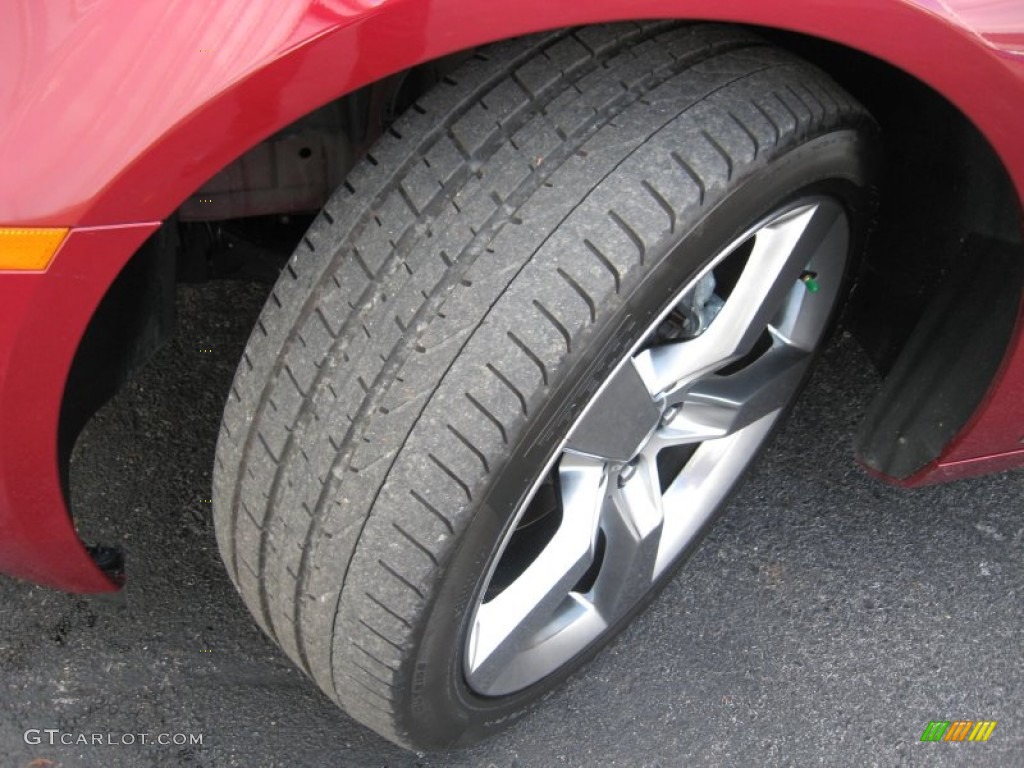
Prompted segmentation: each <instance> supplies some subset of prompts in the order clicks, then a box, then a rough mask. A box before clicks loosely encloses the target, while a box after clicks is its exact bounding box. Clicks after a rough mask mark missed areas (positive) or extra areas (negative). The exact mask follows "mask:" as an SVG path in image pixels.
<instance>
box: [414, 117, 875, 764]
mask: <svg viewBox="0 0 1024 768" xmlns="http://www.w3.org/2000/svg"><path fill="white" fill-rule="evenodd" d="M796 140H797V141H801V140H802V141H803V143H801V144H800V145H799V146H796V147H795V148H792V149H790V150H788V151H784V152H776V153H775V154H774V156H766V157H764V158H762V159H761V161H759V162H758V163H757V164H756V165H754V166H753V167H751V168H750V169H749V170H748V171H747V172H746V173H745V174H744V175H743V176H741V177H737V178H734V179H733V181H732V182H731V186H730V187H729V188H727V189H725V190H722V191H720V192H719V193H718V199H717V200H714V199H709V200H707V201H705V205H704V207H703V208H701V209H699V210H697V211H695V212H693V213H691V217H692V218H690V219H688V220H684V221H683V223H682V226H681V229H682V230H684V231H683V232H682V233H681V234H676V235H671V234H669V233H666V237H665V238H664V240H663V242H662V243H661V244H659V246H657V247H656V248H652V249H650V253H651V254H652V258H650V259H649V260H648V266H647V268H646V271H645V272H644V273H642V274H638V275H636V276H635V277H634V279H633V284H632V287H629V286H628V285H624V288H625V290H624V291H623V295H627V292H628V296H627V298H626V299H625V300H624V301H622V302H621V304H620V305H619V306H618V307H616V308H614V309H613V310H612V311H611V312H610V313H609V315H608V316H607V317H606V318H605V320H604V321H603V322H602V323H600V324H599V326H598V327H595V328H594V329H592V331H591V333H590V335H589V338H587V339H585V340H584V343H583V344H580V345H579V346H578V349H579V351H578V352H576V353H575V355H574V357H575V359H570V360H567V361H566V363H567V364H566V365H563V366H562V373H561V374H560V375H559V374H556V376H555V377H554V378H553V381H552V389H551V391H550V393H549V395H548V397H547V400H546V405H545V406H544V407H543V408H542V409H541V410H540V411H539V412H538V413H537V414H536V415H535V417H534V418H533V419H532V420H531V422H530V424H529V425H528V426H527V427H526V429H525V430H524V432H523V434H522V435H521V436H520V438H519V439H518V441H517V442H516V443H515V445H514V447H513V448H512V449H511V450H510V453H509V458H508V460H507V461H506V462H505V464H504V465H502V466H500V467H498V468H496V471H495V473H494V476H493V479H492V481H491V483H490V486H489V488H488V490H487V492H486V493H485V495H484V496H483V500H482V502H481V503H480V505H479V507H478V509H477V510H476V512H475V514H474V515H473V517H472V519H471V520H470V522H469V523H468V525H467V527H466V529H465V530H464V532H463V533H462V540H461V542H460V544H459V546H458V548H457V549H456V550H455V551H454V552H453V554H452V556H451V558H450V560H449V561H448V562H446V563H442V564H441V567H440V568H439V572H440V573H443V576H442V578H441V580H440V581H439V583H438V585H437V589H436V591H435V593H434V595H433V600H432V603H431V605H430V608H429V610H428V611H427V612H426V614H425V620H424V622H423V624H422V625H421V627H420V641H419V642H418V643H417V653H416V654H415V655H414V656H413V658H412V659H411V660H410V661H409V662H408V667H407V668H406V669H405V670H404V672H405V675H406V680H407V684H408V685H409V686H410V688H411V695H410V696H409V697H408V698H407V699H406V700H407V701H408V702H409V705H408V709H407V710H406V711H405V712H404V713H398V715H397V717H398V724H399V728H400V732H404V734H405V736H406V738H407V739H408V741H410V742H412V743H416V744H420V745H425V746H430V747H433V748H436V749H448V748H452V747H455V746H460V745H463V744H469V743H472V742H475V741H478V740H480V739H482V738H486V737H487V736H488V735H490V734H491V733H494V732H497V731H499V730H502V729H504V728H505V727H507V726H508V724H509V723H510V722H511V721H512V720H514V719H516V718H518V717H520V716H521V715H522V714H524V713H525V712H526V711H527V710H528V708H529V705H530V704H532V703H535V702H536V701H538V700H540V699H541V698H542V697H543V696H544V695H545V694H546V693H548V692H549V691H551V690H553V689H554V688H555V687H557V686H558V685H559V683H561V682H562V681H563V680H564V679H565V678H566V677H568V676H569V675H570V674H572V672H573V671H574V670H575V669H577V668H578V667H579V666H580V665H581V664H583V663H584V662H585V661H586V660H587V659H589V658H590V657H592V656H593V655H594V654H595V653H596V652H597V651H598V650H599V649H600V648H601V647H603V646H604V645H605V644H606V643H607V642H609V641H610V640H611V639H612V638H613V637H614V636H615V635H616V634H617V632H618V631H619V630H620V629H621V628H622V627H623V626H625V624H626V623H628V622H629V620H630V619H631V618H632V617H633V616H635V615H636V613H638V612H639V611H640V610H642V609H643V608H644V606H645V605H646V604H647V603H648V602H650V600H651V599H652V598H653V597H654V596H655V595H656V594H657V592H658V591H659V589H660V588H661V587H662V586H663V585H664V584H665V583H666V582H667V580H668V578H670V577H671V575H672V573H673V572H674V569H675V568H676V567H678V566H679V565H680V564H681V563H682V562H683V561H685V560H686V558H687V557H688V556H689V554H690V553H691V552H692V551H693V549H694V548H695V547H696V545H697V543H699V540H700V539H701V537H702V535H703V533H706V531H707V529H708V527H709V526H710V524H711V523H712V522H713V520H714V518H715V517H716V515H717V512H716V514H715V515H711V516H710V518H709V521H708V523H707V524H705V526H704V529H703V531H702V533H701V534H700V535H698V536H696V537H695V539H694V541H693V543H692V544H691V545H690V546H688V547H687V548H686V550H685V551H683V552H682V553H680V555H679V556H678V557H677V559H676V562H675V563H674V564H673V567H671V568H668V569H666V572H665V574H663V575H662V577H660V578H659V579H658V581H657V582H656V583H655V584H654V585H652V588H651V590H650V591H649V592H648V594H647V596H646V597H645V599H643V600H641V601H640V602H639V603H638V604H637V605H636V606H635V607H634V608H633V609H632V610H631V611H629V612H628V613H627V614H626V615H625V616H624V617H622V619H621V620H619V621H618V622H617V623H616V624H615V625H614V626H613V627H611V628H609V630H607V631H606V632H604V633H603V634H602V635H601V636H600V637H598V638H597V639H595V640H594V642H593V643H591V644H590V645H589V646H588V647H587V648H585V649H583V650H582V651H581V652H580V653H579V654H578V655H577V656H575V657H574V658H573V659H572V660H571V661H570V662H568V663H567V664H565V665H563V666H562V667H560V668H559V669H558V670H556V671H555V672H553V673H552V674H551V675H549V676H547V677H545V678H544V679H542V680H540V681H539V682H537V683H535V684H534V685H532V686H530V687H528V688H526V689H524V690H522V691H518V692H516V693H512V694H508V695H504V696H498V697H484V696H480V695H478V694H476V693H475V692H473V691H472V690H471V689H470V688H469V687H468V686H467V684H466V681H465V676H464V667H463V664H464V654H465V645H466V641H467V637H468V633H469V628H470V620H471V618H472V614H473V611H474V608H475V606H476V604H477V601H478V600H479V599H480V595H481V594H482V590H483V589H484V588H485V586H486V580H487V575H488V574H489V572H490V565H491V561H492V560H493V558H494V557H495V554H496V550H497V548H498V546H499V544H500V543H501V542H502V541H504V539H505V535H506V533H507V531H508V529H509V527H510V526H511V525H512V523H513V521H514V518H515V513H516V511H517V510H518V509H519V508H520V505H521V504H522V503H523V502H524V501H525V496H526V494H527V493H528V492H529V490H530V489H531V488H532V487H533V485H534V482H535V480H536V478H537V477H538V476H539V475H540V473H541V472H543V471H544V469H545V467H547V466H548V464H549V462H550V460H551V457H552V456H553V455H554V453H555V451H556V450H557V449H558V448H559V446H560V444H561V441H562V440H563V439H564V437H565V435H566V433H567V431H568V429H569V428H570V427H571V426H572V424H573V423H575V421H576V418H577V417H578V415H579V413H580V412H581V411H582V409H583V408H584V407H585V406H586V404H587V403H588V402H589V401H590V399H591V398H592V397H593V396H594V394H595V393H596V391H597V389H598V387H599V386H600V385H601V383H602V382H604V380H605V379H606V378H607V377H608V376H609V375H610V374H611V372H612V370H613V369H614V368H615V366H616V365H617V364H618V363H619V361H620V360H621V359H622V358H623V357H624V356H625V355H626V354H628V352H629V351H630V349H632V348H633V346H634V345H635V344H636V342H637V341H638V340H639V337H640V335H641V334H642V333H644V332H645V331H646V329H647V328H649V327H650V325H651V323H652V322H653V321H654V320H655V318H656V317H657V316H658V314H659V313H660V312H662V311H663V309H665V308H666V307H667V305H668V303H669V302H670V301H672V300H673V298H674V297H676V296H677V294H678V292H679V290H680V288H681V287H682V286H683V285H684V284H685V283H686V282H688V281H689V280H691V279H692V278H693V276H694V275H695V274H696V273H697V272H698V271H699V270H700V269H701V268H702V267H703V266H704V265H706V264H707V263H708V262H709V261H710V260H711V259H712V258H713V257H714V256H715V254H716V253H718V252H719V251H720V250H721V248H722V247H723V246H724V245H725V244H727V243H729V242H732V241H733V240H735V239H736V238H737V237H739V236H741V235H742V234H743V233H744V232H746V231H748V230H749V229H750V228H751V227H752V226H754V225H755V224H756V223H757V222H759V221H761V220H763V219H764V218H765V217H766V216H767V215H769V214H770V213H772V212H773V211H776V210H778V209H780V208H782V207H784V206H786V205H789V204H791V203H792V202H794V201H796V200H798V199H800V198H802V197H806V196H809V195H827V196H830V197H833V198H835V199H838V200H839V201H840V202H841V203H842V204H843V206H844V208H845V210H846V213H847V215H848V216H849V218H850V224H851V226H850V231H851V244H850V250H851V254H850V257H849V258H848V259H847V275H849V273H850V271H851V266H852V262H853V261H854V258H853V257H854V255H855V254H856V253H857V252H858V250H859V248H860V245H861V244H860V242H859V241H858V238H860V237H862V236H863V234H864V232H865V231H866V230H867V224H868V221H867V219H868V216H869V213H870V203H871V201H870V194H869V192H868V184H869V180H870V179H871V178H872V173H871V167H872V165H873V164H874V158H873V157H872V156H871V154H870V146H871V142H870V141H867V140H865V136H864V135H863V131H859V130H857V129H854V128H850V129H844V130H837V131H833V132H829V133H826V134H824V135H821V136H818V137H816V138H812V139H810V140H808V139H807V138H806V137H803V139H801V138H796ZM709 198H712V195H711V194H709ZM626 279H628V278H625V277H624V281H625V280H626ZM840 298H841V294H840ZM840 303H841V301H837V307H838V305H839V304H840ZM834 310H835V308H834ZM820 346H821V345H820V343H819V348H820ZM782 421H783V419H782V418H780V419H779V420H778V422H777V425H778V424H780V423H781V422H782ZM766 442H767V441H766ZM748 466H749V464H748ZM738 479H739V478H737V481H738ZM734 488H735V485H734ZM724 505H725V503H724V502H723V504H722V505H720V507H719V509H721V507H723V506H724Z"/></svg>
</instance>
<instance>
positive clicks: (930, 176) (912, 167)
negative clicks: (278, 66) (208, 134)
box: [60, 29, 1024, 476]
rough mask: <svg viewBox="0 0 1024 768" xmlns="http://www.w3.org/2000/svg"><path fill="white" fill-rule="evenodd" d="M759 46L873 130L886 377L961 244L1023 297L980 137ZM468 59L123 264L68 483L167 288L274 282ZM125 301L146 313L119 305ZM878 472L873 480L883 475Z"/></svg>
mask: <svg viewBox="0 0 1024 768" xmlns="http://www.w3.org/2000/svg"><path fill="white" fill-rule="evenodd" d="M759 31H760V32H761V33H762V34H763V35H764V36H765V37H767V38H769V39H770V40H772V41H773V42H774V43H775V44H777V45H779V46H780V47H783V48H786V49H788V50H790V51H793V52H794V53H796V54H798V55H800V56H802V57H803V58H805V59H807V60H809V61H810V62H812V63H814V64H816V65H817V66H819V67H820V68H821V69H823V70H825V71H826V72H828V73H829V74H830V75H831V76H832V77H833V78H834V79H835V80H836V81H838V82H839V83H840V84H841V85H842V86H843V87H845V88H846V89H847V90H848V91H850V92H851V93H852V94H853V95H854V96H855V97H857V98H858V99H859V100H860V101H861V102H862V103H863V104H864V105H865V106H866V107H867V108H868V110H869V111H870V112H871V113H872V114H873V115H874V116H875V118H876V119H877V121H878V122H879V124H880V125H881V127H882V137H883V143H884V155H885V164H884V178H883V179H882V180H881V184H880V186H881V197H880V200H881V202H880V207H879V211H878V217H877V225H876V228H875V232H874V235H873V237H872V240H871V245H870V248H869V249H868V252H867V253H866V256H865V259H864V263H863V267H862V271H861V274H860V277H859V280H858V283H857V285H856V288H855V291H854V294H853V297H852V300H851V302H850V305H849V309H848V312H847V317H846V321H845V323H846V327H848V328H849V329H851V330H853V331H854V332H855V334H856V336H857V337H858V339H859V340H860V342H861V343H862V344H863V346H864V347H865V348H866V350H867V351H868V353H869V355H870V356H871V359H872V360H873V361H874V363H875V364H876V366H877V367H878V368H879V370H880V371H881V372H882V373H883V375H884V374H887V373H889V372H890V371H891V370H893V368H894V366H896V365H897V364H898V361H899V360H900V357H901V353H902V352H903V351H904V350H905V349H906V348H907V347H908V340H911V339H912V336H913V333H914V329H915V328H916V327H918V326H919V322H920V321H921V318H922V317H923V316H924V315H925V314H926V312H927V310H928V307H929V305H930V304H931V303H932V302H933V298H934V297H935V296H936V295H940V294H942V291H941V290H940V288H941V286H942V284H943V282H944V281H945V280H946V279H947V278H948V277H949V276H950V275H954V276H956V275H960V274H961V273H962V271H963V269H964V268H965V265H966V268H967V269H968V270H970V269H972V268H973V267H974V265H973V263H972V262H971V259H973V258H975V254H976V253H977V249H974V250H971V249H969V248H965V243H968V242H969V241H971V240H972V238H977V237H983V238H986V239H990V240H994V241H998V242H1000V243H1003V244H1005V245H1006V247H1007V248H1009V249H1010V250H1011V251H1012V252H1013V254H1015V256H1014V258H1013V259H1011V260H1010V261H1011V262H1012V264H1013V265H1014V266H1013V267H1012V268H1011V269H1010V271H1009V272H1008V273H1005V272H1004V274H1003V279H1001V280H998V281H995V282H994V283H993V284H994V285H995V286H996V288H995V290H999V291H1001V292H1002V293H1003V294H1004V298H1005V297H1006V296H1008V297H1011V298H1012V299H1014V300H1017V299H1018V298H1019V296H1020V293H1021V286H1022V284H1024V272H1022V270H1021V269H1019V268H1017V266H1016V265H1020V264H1024V259H1021V258H1019V256H1020V253H1019V251H1020V249H1021V238H1020V203H1019V200H1018V197H1017V194H1016V192H1015V190H1014V188H1013V185H1012V183H1011V182H1010V179H1009V177H1008V175H1007V173H1006V171H1005V169H1004V168H1003V166H1002V163H1001V162H1000V160H999V158H998V157H997V155H996V153H995V152H994V150H993V149H992V148H991V146H990V145H989V143H988V142H987V140H986V139H985V138H984V137H983V136H982V135H981V133H980V132H979V131H978V130H977V128H975V127H974V125H973V124H972V123H971V122H970V121H969V120H968V119H967V118H966V117H965V116H964V115H963V114H962V113H961V112H960V111H959V110H958V109H957V108H956V107H954V106H953V105H952V104H950V103H949V102H948V101H947V100H946V99H945V98H943V97H942V96H941V95H940V94H938V93H937V92H935V91H934V90H933V89H932V88H930V87H929V86H927V85H926V84H924V83H922V82H921V81H919V80H917V79H915V78H914V77H912V76H910V75H908V74H906V73H904V72H903V71H901V70H899V69H897V68H896V67H893V66H891V65H889V64H887V63H885V62H883V61H881V60H879V59H877V58H874V57H871V56H869V55H866V54H863V53H860V52H858V51H855V50H852V49H850V48H846V47H844V46H841V45H838V44H834V43H830V42H827V41H824V40H820V39H817V38H812V37H808V36H804V35H800V34H794V33H786V32H781V31H777V30H770V29H760V30H759ZM470 55H472V51H466V52H462V53H458V54H454V55H451V56H447V57H444V58H442V59H439V60H435V61H432V62H429V63H427V64H424V65H421V66H419V67H416V68H415V69H412V70H407V71H405V72H402V73H399V74H397V75H394V76H391V77H387V78H384V79H383V80H380V81H377V82H375V83H372V84H370V85H368V86H365V87H363V88H360V89H358V90H356V91H354V92H352V93H350V94H348V95H346V96H344V97H342V98H341V99H338V100H337V101H334V102H331V103H330V104H327V105H326V106H324V107H322V108H320V109H317V110H315V111H314V112H312V113H310V114H308V115H306V116H304V117H302V118H300V119H298V120H296V121H295V122H293V123H292V124H290V125H289V126H287V127H286V128H284V129H282V130H281V131H278V132H277V133H276V134H274V135H273V136H271V137H270V138H268V139H267V140H266V141H264V142H261V143H260V144H258V145H256V146H255V147H253V148H251V149H250V150H249V151H248V152H246V153H245V154H244V155H242V156H241V157H240V158H238V159H237V160H236V161H234V162H233V163H230V164H229V165H228V166H226V167H225V168H224V169H222V170H221V171H220V172H219V173H218V174H216V175H215V176H214V177H213V178H211V179H210V180H208V181H207V182H206V183H205V184H204V185H203V186H202V187H201V188H199V189H197V190H196V191H195V192H194V193H193V194H192V195H191V196H190V197H189V198H188V199H187V200H186V201H185V202H184V203H183V204H182V206H181V207H180V208H179V209H178V211H176V212H175V214H174V215H173V216H172V217H171V218H169V219H168V221H167V222H166V223H165V225H164V227H162V228H161V230H160V231H159V232H158V233H157V234H156V235H154V236H153V237H152V238H151V239H150V241H148V243H147V245H145V246H144V247H143V248H142V249H140V251H139V252H138V253H137V254H136V255H135V256H134V257H133V258H132V261H131V262H129V264H128V266H127V267H126V268H125V270H124V271H123V272H122V275H121V277H120V278H119V279H118V281H117V282H115V284H114V285H113V286H112V287H111V289H110V291H109V292H108V294H107V296H106V298H105V299H104V301H103V302H102V304H101V305H100V307H99V309H98V310H97V312H96V314H95V316H94V318H93V320H92V322H91V324H90V326H89V328H88V329H87V330H86V333H85V335H84V338H83V342H82V343H81V345H80V347H79V350H78V353H77V355H76V358H75V361H74V364H73V366H72V370H71V374H70V376H69V379H68V384H67V387H66V391H65V397H64V403H63V407H62V419H61V421H62V426H61V439H60V443H61V454H62V467H63V470H64V475H65V476H66V468H67V457H68V456H69V455H70V450H71V447H72V446H73V444H74V441H75V439H76V438H77V434H78V432H79V430H80V428H81V427H82V426H84V424H85V422H86V420H87V418H88V416H89V415H91V413H92V412H94V411H95V409H96V408H98V407H99V406H100V405H101V404H102V403H103V402H104V401H105V400H106V399H107V398H109V397H110V396H111V395H112V394H113V393H114V391H116V388H117V386H118V385H119V384H120V383H122V382H123V381H125V380H126V379H127V378H128V377H129V376H130V374H131V372H132V371H133V370H135V369H137V368H138V367H139V366H140V365H142V364H143V363H144V362H145V361H146V360H147V359H148V358H149V357H150V356H151V355H152V353H153V352H155V351H156V349H157V348H158V347H159V346H160V345H161V344H162V343H163V342H164V341H165V340H166V339H167V338H168V335H169V334H170V333H171V329H172V327H173V290H169V289H168V285H173V281H174V280H189V281H195V280H204V279H209V278H214V277H236V278H238V277H241V278H249V279H258V280H262V281H264V282H272V280H273V278H274V277H275V276H276V272H277V271H278V270H279V269H280V268H281V267H282V266H283V264H284V262H285V260H286V259H287V257H288V255H289V254H290V252H291V250H292V248H293V246H294V245H295V243H297V242H298V240H299V238H301V236H302V233H303V232H304V230H305V227H306V225H307V223H308V221H309V219H308V218H307V215H309V214H313V213H315V212H316V211H317V210H318V209H319V208H320V207H321V206H322V205H323V203H324V202H325V201H326V199H327V197H328V196H329V195H330V193H331V192H332V191H333V189H334V188H335V187H336V186H337V185H338V184H340V183H341V182H342V181H343V179H344V177H345V174H346V173H347V171H348V170H349V169H350V168H351V167H352V165H353V164H354V163H355V162H356V160H358V159H359V157H361V156H362V154H364V153H365V152H366V151H367V150H368V148H369V147H370V145H371V144H372V143H373V141H374V140H375V139H376V138H377V136H379V135H380V133H381V132H382V131H384V130H387V128H388V125H389V123H390V121H391V120H392V119H393V118H394V117H395V116H396V115H397V114H398V113H399V112H401V111H402V110H403V109H404V108H406V107H407V106H408V105H410V104H412V103H413V101H414V100H415V98H416V97H417V96H418V94H420V93H422V92H423V91H424V90H425V89H426V88H429V87H430V86H432V85H433V84H435V83H437V82H438V81H439V80H440V79H441V78H443V77H444V75H445V74H446V73H447V72H449V71H451V69H452V68H453V67H454V66H456V65H457V64H458V63H459V62H460V61H461V60H463V59H464V58H466V57H467V56H470ZM982 262H984V263H982ZM1006 263H1007V262H1006V260H1005V259H1003V260H994V259H988V260H984V259H982V260H980V261H979V263H978V268H979V269H982V268H985V269H988V268H991V269H1004V270H1005V269H1006ZM268 290H269V288H268ZM946 293H948V291H947V292H946ZM975 293H976V295H975V294H972V295H973V296H974V298H972V299H971V301H972V302H973V306H972V307H968V309H971V310H972V311H973V312H975V313H980V312H983V311H984V310H985V308H986V306H987V304H988V300H989V299H990V298H991V297H990V296H988V297H987V296H986V294H985V292H984V291H982V292H975ZM128 296H143V297H145V301H134V302H132V301H126V297H128ZM955 298H956V297H955V296H954V299H955ZM1015 320H1016V315H1015V314H1014V315H1013V317H1011V318H1010V319H1008V320H1007V319H1002V320H1000V321H999V322H998V323H994V324H993V323H989V324H987V325H986V326H985V333H986V336H985V337H984V338H980V339H979V338H972V339H970V340H969V341H970V343H971V344H983V345H985V346H986V347H989V348H991V349H995V350H996V354H994V355H990V358H991V359H990V360H989V361H988V362H987V363H986V365H985V366H980V367H978V370H977V371H975V373H974V374H973V385H972V386H965V387H963V388H961V390H960V391H958V392H957V393H955V395H954V399H955V400H956V403H955V405H956V407H955V408H954V409H953V410H954V411H955V414H954V416H953V418H952V421H950V419H947V420H946V421H947V424H946V431H945V432H943V435H944V436H945V438H946V439H948V437H951V436H952V434H953V433H955V431H956V430H957V429H959V427H960V426H962V425H963V423H964V422H965V421H966V419H967V418H969V416H970V414H971V413H972V412H973V411H974V410H975V408H976V406H977V405H978V403H979V402H980V400H981V398H982V397H983V396H984V393H985V391H986V387H987V385H988V383H989V382H990V381H991V379H992V376H994V374H995V371H996V368H997V366H998V363H999V361H1000V360H1001V358H1002V352H1003V350H1005V348H1006V345H1007V344H1008V342H1009V340H1010V338H1011V335H1012V328H1013V323H1014V321H1015ZM957 343H960V344H962V343H963V340H962V339H960V341H959V342H954V341H950V340H949V339H945V338H943V337H941V336H939V337H937V338H935V339H934V340H932V341H931V342H930V343H929V344H928V345H926V346H928V347H930V349H931V352H932V355H933V357H934V356H938V357H939V358H940V360H941V358H942V356H943V355H946V356H947V357H948V356H950V355H953V354H954V351H955V350H953V351H951V350H952V348H953V347H956V346H957ZM98 349H102V350H103V356H102V357H100V356H98V354H97V350H98ZM917 356H918V357H919V358H920V352H918V353H917ZM98 360H101V362H97V361H98ZM954 362H955V361H954ZM932 364H933V365H934V360H932ZM920 367H921V364H920V360H918V368H920ZM950 423H952V425H953V427H955V429H953V432H952V433H950V431H949V428H950ZM882 439H883V441H885V440H888V441H890V442H891V441H893V440H896V439H897V438H896V437H895V436H892V435H889V436H887V437H884V438H882ZM931 443H935V437H934V435H933V436H932V439H931ZM943 445H944V442H943ZM929 450H931V449H929ZM931 452H932V453H934V451H933V450H932V451H931ZM918 458H920V457H918ZM932 458H934V456H932ZM868 463H871V462H870V461H869V462H868ZM876 468H879V469H880V471H883V472H885V467H884V466H881V467H876Z"/></svg>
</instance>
